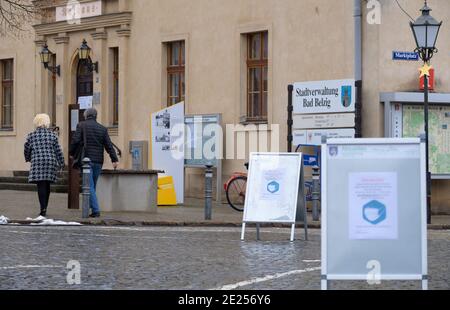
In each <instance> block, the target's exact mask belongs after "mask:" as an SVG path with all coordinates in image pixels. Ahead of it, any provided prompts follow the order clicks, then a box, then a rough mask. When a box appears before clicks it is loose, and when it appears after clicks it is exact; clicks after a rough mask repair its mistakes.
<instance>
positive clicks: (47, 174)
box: [24, 114, 64, 217]
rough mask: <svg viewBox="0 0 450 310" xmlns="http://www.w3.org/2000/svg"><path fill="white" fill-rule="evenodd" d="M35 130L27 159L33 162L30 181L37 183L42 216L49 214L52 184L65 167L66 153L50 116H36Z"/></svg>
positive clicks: (28, 138) (31, 136) (29, 137)
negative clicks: (63, 151) (51, 127)
mask: <svg viewBox="0 0 450 310" xmlns="http://www.w3.org/2000/svg"><path fill="white" fill-rule="evenodd" d="M33 123H34V126H35V128H36V130H35V131H33V132H32V133H30V134H29V135H28V137H27V141H26V143H25V150H24V155H25V161H26V162H30V163H31V169H30V176H29V178H28V182H30V183H35V184H37V188H38V196H39V203H40V205H41V213H40V215H41V216H44V217H45V216H46V215H47V206H48V201H49V198H50V184H51V183H54V182H56V174H57V172H58V170H60V169H61V168H63V167H64V155H63V153H62V150H61V146H60V145H59V142H58V136H57V135H56V134H55V133H54V132H53V131H51V130H49V126H50V117H49V116H48V115H47V114H39V115H37V116H36V117H35V119H34V121H33Z"/></svg>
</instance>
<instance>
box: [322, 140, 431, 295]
mask: <svg viewBox="0 0 450 310" xmlns="http://www.w3.org/2000/svg"><path fill="white" fill-rule="evenodd" d="M322 150H323V152H322V288H323V289H326V288H327V281H328V280H370V276H371V269H368V268H369V267H370V266H374V264H376V265H377V266H379V274H378V275H377V278H378V279H379V280H422V281H423V282H422V283H423V286H424V288H426V287H427V225H426V186H425V184H426V175H425V146H424V144H423V143H421V142H420V139H331V140H327V143H326V144H324V145H323V146H322Z"/></svg>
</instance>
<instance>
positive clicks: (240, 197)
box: [224, 163, 249, 212]
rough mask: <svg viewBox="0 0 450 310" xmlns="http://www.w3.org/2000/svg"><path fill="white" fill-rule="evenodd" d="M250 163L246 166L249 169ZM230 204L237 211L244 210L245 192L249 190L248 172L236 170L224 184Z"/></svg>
mask: <svg viewBox="0 0 450 310" xmlns="http://www.w3.org/2000/svg"><path fill="white" fill-rule="evenodd" d="M248 165H249V164H248V163H246V164H245V167H246V168H247V170H248ZM224 189H225V193H226V196H227V201H228V205H229V206H230V207H231V208H233V209H234V210H236V211H239V212H244V205H245V193H246V191H247V173H244V172H235V173H233V175H232V176H231V178H230V179H229V180H228V181H227V182H226V183H225V184H224Z"/></svg>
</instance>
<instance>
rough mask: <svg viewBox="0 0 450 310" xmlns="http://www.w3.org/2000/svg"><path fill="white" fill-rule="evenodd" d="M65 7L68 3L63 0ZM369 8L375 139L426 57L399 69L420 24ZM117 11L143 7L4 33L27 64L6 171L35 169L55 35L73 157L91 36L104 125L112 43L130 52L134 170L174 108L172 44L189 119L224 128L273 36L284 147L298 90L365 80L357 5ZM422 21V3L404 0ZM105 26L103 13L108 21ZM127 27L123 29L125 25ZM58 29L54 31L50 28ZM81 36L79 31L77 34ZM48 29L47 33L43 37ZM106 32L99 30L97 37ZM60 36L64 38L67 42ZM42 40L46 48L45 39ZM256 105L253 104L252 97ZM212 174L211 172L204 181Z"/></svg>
mask: <svg viewBox="0 0 450 310" xmlns="http://www.w3.org/2000/svg"><path fill="white" fill-rule="evenodd" d="M63 2H64V1H63ZM362 2H363V7H364V10H363V11H364V14H363V15H364V16H363V135H364V136H365V137H380V136H383V135H384V130H383V128H384V127H383V126H384V120H383V115H384V114H383V106H382V105H381V104H380V102H379V101H380V100H379V95H380V92H394V91H417V89H418V71H417V69H418V67H419V66H420V63H418V62H400V61H398V62H394V61H392V51H393V50H398V51H411V50H412V49H413V48H414V42H413V38H412V34H411V30H410V28H409V20H408V18H407V17H406V16H405V15H404V14H403V13H402V12H401V11H400V9H399V8H398V7H397V5H396V3H395V2H394V1H391V0H380V3H381V4H382V12H381V13H382V15H381V18H382V22H381V24H380V25H369V24H367V23H366V22H365V17H366V14H367V13H368V11H367V9H366V8H365V5H364V4H365V2H364V1H362ZM107 3H108V4H107V6H105V7H106V13H108V14H117V13H120V12H126V11H131V12H132V21H131V23H129V22H128V21H127V20H126V16H125V15H124V16H125V17H123V16H118V17H117V18H113V19H111V21H109V22H108V23H109V24H108V25H106V26H105V25H100V24H98V23H95V22H91V23H90V24H89V23H88V22H89V21H91V20H92V19H90V20H89V21H85V20H83V21H82V26H85V25H87V24H89V25H92V26H91V27H89V28H86V27H84V29H83V27H81V28H76V29H78V30H77V31H72V30H73V29H69V28H67V27H66V28H64V27H63V28H61V27H62V26H61V25H60V24H58V25H55V27H54V29H55V31H54V32H52V31H50V32H49V33H47V32H46V33H44V32H45V31H44V32H42V31H43V30H42V29H41V28H39V27H38V28H36V29H37V32H38V35H37V36H36V37H35V36H34V32H32V33H31V34H30V35H28V36H27V37H25V38H23V39H21V40H11V39H8V38H0V42H1V44H0V56H1V57H0V58H5V57H11V56H14V57H15V66H16V79H15V85H16V93H15V98H16V100H15V104H16V127H15V128H16V129H15V132H14V133H13V135H12V136H10V133H6V135H7V136H5V133H2V132H0V171H6V170H18V169H27V165H26V164H24V163H23V160H22V157H23V156H22V147H23V140H24V138H25V136H26V134H27V132H29V131H30V130H32V125H31V121H32V118H33V116H34V114H35V113H37V112H41V111H44V112H45V111H46V110H45V109H46V108H45V107H46V106H48V95H47V92H46V91H45V90H46V89H48V87H47V84H46V83H47V82H46V81H47V79H48V73H46V72H44V70H43V68H42V65H41V64H40V61H39V55H38V52H39V50H40V45H41V44H42V42H43V41H44V40H45V41H47V43H48V45H49V47H50V49H51V50H52V51H54V52H56V53H57V54H58V64H60V65H61V66H62V76H61V77H60V78H58V79H57V96H58V98H59V99H58V101H59V103H58V105H57V110H58V112H57V115H58V117H57V118H58V120H57V121H58V126H60V127H61V128H62V129H63V134H62V137H61V139H62V143H63V145H64V147H65V151H67V130H68V124H67V114H68V110H67V105H68V104H70V103H75V87H74V77H75V73H74V68H75V67H74V66H75V64H76V59H75V55H76V50H77V48H78V47H79V46H80V44H81V41H82V39H83V38H86V39H87V40H88V44H89V45H90V46H91V47H92V49H93V55H92V58H93V60H94V61H99V62H100V73H99V74H95V75H94V89H95V92H100V93H101V104H100V105H99V106H96V108H98V109H99V110H100V120H101V121H102V122H103V123H104V124H105V125H108V122H109V120H110V119H111V117H110V116H111V109H110V106H109V102H110V101H111V83H110V81H111V80H110V67H111V57H110V54H109V53H108V49H109V48H110V47H117V46H118V47H120V87H121V88H120V102H121V110H120V126H119V129H118V131H117V135H114V136H113V140H114V142H116V143H117V144H118V145H119V146H120V147H121V149H122V150H123V152H124V154H125V155H126V157H125V158H124V160H123V162H122V166H123V167H130V165H131V163H130V159H129V156H128V154H127V153H128V142H129V141H130V140H149V139H150V114H151V113H152V112H155V111H157V110H159V109H161V108H163V107H164V103H165V98H166V93H165V83H166V82H165V69H166V68H165V61H164V60H165V55H164V54H163V53H164V47H163V44H164V42H168V41H174V40H181V39H182V40H185V41H186V79H187V85H186V96H187V97H186V113H188V114H194V113H200V114H206V113H222V115H223V123H224V124H236V123H239V120H240V117H241V116H242V111H243V110H245V109H244V107H245V96H242V94H243V91H245V86H246V85H245V70H242V67H243V54H244V55H245V44H244V43H245V40H242V35H243V34H245V33H248V32H253V31H260V30H267V31H269V41H270V42H269V58H270V59H269V67H270V72H269V124H279V125H280V135H279V140H280V149H281V150H282V151H284V150H286V136H287V126H286V119H287V112H286V106H287V85H288V84H290V83H293V82H300V81H308V80H328V79H344V78H352V77H353V76H354V73H353V72H354V64H353V58H354V30H353V1H352V0H340V1H333V0H301V1H299V0H165V1H161V0H110V1H107ZM402 4H404V6H405V9H406V10H407V11H408V12H409V13H410V14H411V15H412V16H413V17H417V16H418V15H419V11H418V10H419V9H420V8H421V7H422V5H423V1H422V0H408V1H402ZM430 5H431V6H432V8H433V9H434V11H433V12H432V13H433V15H434V16H435V17H436V18H438V19H441V20H443V21H444V27H443V29H442V32H441V34H440V37H439V41H438V46H439V49H440V53H438V54H437V55H436V56H435V57H434V58H433V64H434V66H435V68H436V77H437V81H436V91H437V92H450V76H449V74H448V72H447V71H448V70H447V68H448V67H449V65H450V63H449V62H450V59H449V58H448V56H449V55H448V50H449V49H450V46H449V45H450V42H449V40H448V39H447V38H448V37H449V35H450V34H449V33H448V32H449V30H448V29H450V28H449V27H446V25H449V24H450V20H449V17H448V16H450V5H449V4H448V1H447V0H434V1H432V2H430ZM98 20H100V18H99V19H98ZM117 21H118V22H117ZM49 29H51V28H49ZM74 29H75V28H74ZM43 33H44V34H43ZM93 33H97V34H96V35H92V34H93ZM55 39H56V40H55ZM34 40H37V41H38V42H37V43H36V44H35V43H34ZM243 98H244V99H243ZM243 163H244V160H234V161H225V163H224V178H226V177H227V176H229V175H230V174H231V173H232V172H233V171H243V170H244V167H243ZM199 174H201V177H199ZM202 176H203V172H202V171H195V170H188V173H187V176H186V178H187V179H186V184H188V188H187V195H188V196H189V195H202V192H203V177H202ZM438 184H439V185H437V186H436V188H442V189H438V193H437V194H436V197H440V198H439V206H441V205H443V206H445V205H446V204H448V205H450V198H448V199H447V198H446V197H447V196H449V195H445V191H446V190H445V189H447V188H448V186H447V183H443V182H441V183H438Z"/></svg>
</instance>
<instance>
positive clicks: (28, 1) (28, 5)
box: [0, 0, 54, 36]
mask: <svg viewBox="0 0 450 310" xmlns="http://www.w3.org/2000/svg"><path fill="white" fill-rule="evenodd" d="M52 3H54V1H53V0H36V1H32V0H0V35H11V36H18V35H19V36H20V35H21V34H22V33H23V32H26V31H27V30H28V29H29V26H30V25H32V24H33V23H34V21H35V20H36V19H37V18H39V17H40V16H41V15H42V14H43V13H44V10H43V9H44V8H46V7H48V6H49V4H52Z"/></svg>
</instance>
